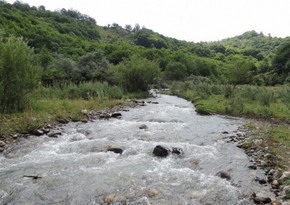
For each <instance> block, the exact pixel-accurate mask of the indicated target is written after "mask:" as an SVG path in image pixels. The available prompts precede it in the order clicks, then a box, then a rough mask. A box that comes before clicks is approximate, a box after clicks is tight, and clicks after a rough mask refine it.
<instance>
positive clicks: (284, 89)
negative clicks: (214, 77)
mask: <svg viewBox="0 0 290 205" xmlns="http://www.w3.org/2000/svg"><path fill="white" fill-rule="evenodd" d="M171 90H172V93H173V94H175V95H178V96H180V97H183V98H185V99H187V100H190V101H192V102H194V103H195V106H196V110H197V112H199V113H201V114H214V113H216V114H226V115H233V116H243V117H253V118H261V119H268V118H277V119H281V120H290V94H289V92H290V87H289V86H286V85H285V86H277V87H263V86H249V85H244V86H237V87H234V86H229V85H218V84H211V83H204V82H203V83H193V82H180V83H176V82H175V83H174V84H172V86H171Z"/></svg>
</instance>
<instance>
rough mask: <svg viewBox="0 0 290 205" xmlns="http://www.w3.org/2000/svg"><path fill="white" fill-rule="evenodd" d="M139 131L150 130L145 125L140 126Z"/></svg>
mask: <svg viewBox="0 0 290 205" xmlns="http://www.w3.org/2000/svg"><path fill="white" fill-rule="evenodd" d="M139 129H141V130H142V129H143V130H145V129H148V126H147V125H145V124H143V125H140V126H139Z"/></svg>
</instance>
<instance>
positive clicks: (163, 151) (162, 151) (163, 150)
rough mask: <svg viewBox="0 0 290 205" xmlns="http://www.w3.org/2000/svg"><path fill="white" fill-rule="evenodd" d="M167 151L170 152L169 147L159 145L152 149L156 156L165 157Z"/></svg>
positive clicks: (167, 153)
mask: <svg viewBox="0 0 290 205" xmlns="http://www.w3.org/2000/svg"><path fill="white" fill-rule="evenodd" d="M169 153H170V151H169V149H167V148H165V147H162V146H161V145H157V146H156V147H155V148H154V150H153V154H154V155H155V156H156V157H167V156H168V155H169Z"/></svg>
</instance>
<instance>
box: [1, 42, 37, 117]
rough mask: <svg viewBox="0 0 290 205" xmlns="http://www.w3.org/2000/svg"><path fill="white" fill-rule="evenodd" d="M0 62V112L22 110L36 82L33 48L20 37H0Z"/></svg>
mask: <svg viewBox="0 0 290 205" xmlns="http://www.w3.org/2000/svg"><path fill="white" fill-rule="evenodd" d="M0 62H1V64H0V112H17V111H22V110H24V109H25V108H26V105H27V101H28V99H27V94H29V93H30V92H31V91H32V90H33V89H34V88H35V87H36V86H37V84H38V77H39V75H38V74H39V68H38V67H37V66H36V64H35V62H34V52H33V49H31V48H30V47H29V46H28V45H27V43H26V42H25V41H23V40H22V39H20V38H16V37H9V38H1V39H0Z"/></svg>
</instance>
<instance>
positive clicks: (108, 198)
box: [104, 194, 116, 204]
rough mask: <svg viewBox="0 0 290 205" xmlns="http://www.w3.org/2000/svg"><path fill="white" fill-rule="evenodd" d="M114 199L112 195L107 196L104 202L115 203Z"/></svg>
mask: <svg viewBox="0 0 290 205" xmlns="http://www.w3.org/2000/svg"><path fill="white" fill-rule="evenodd" d="M115 199H116V196H115V195H113V194H109V195H107V196H105V197H104V202H105V203H107V204H111V203H113V202H114V201H115Z"/></svg>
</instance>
